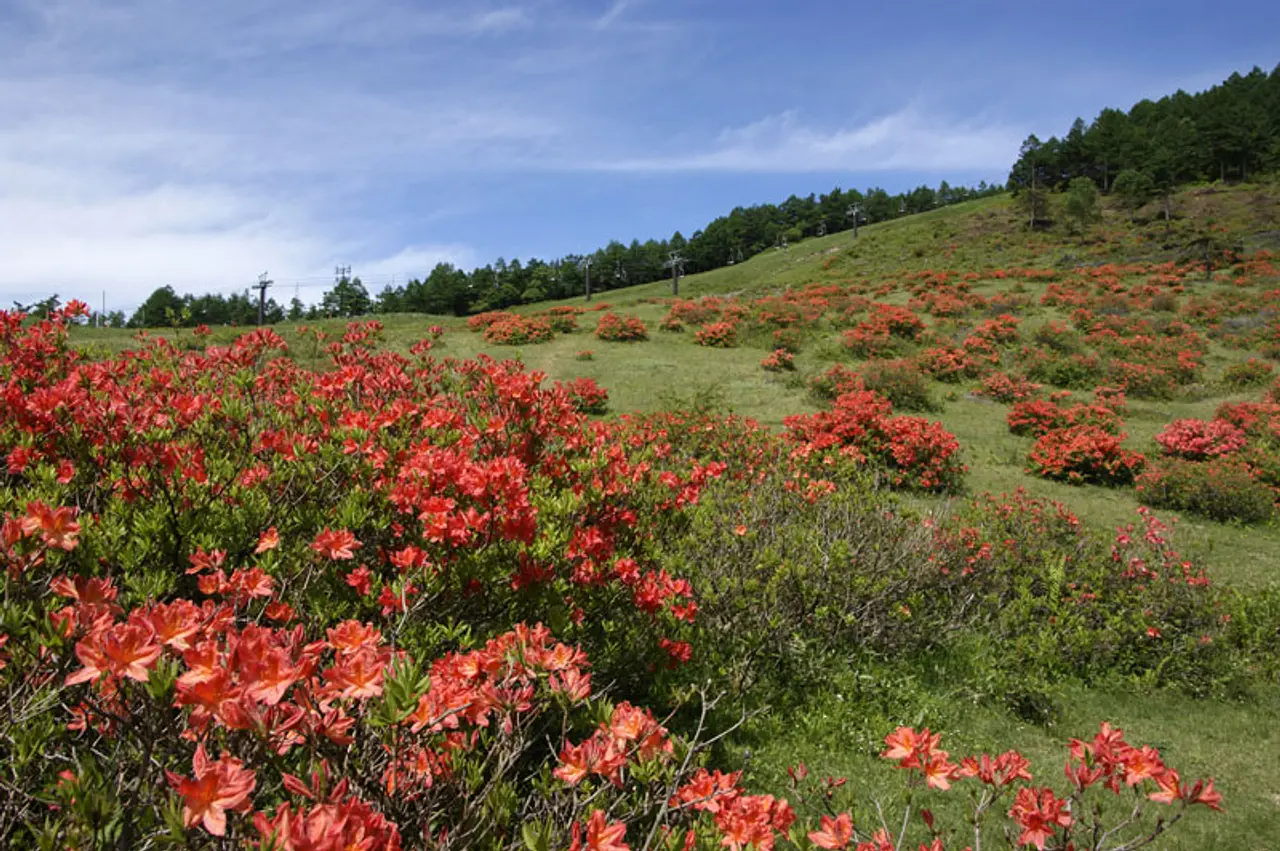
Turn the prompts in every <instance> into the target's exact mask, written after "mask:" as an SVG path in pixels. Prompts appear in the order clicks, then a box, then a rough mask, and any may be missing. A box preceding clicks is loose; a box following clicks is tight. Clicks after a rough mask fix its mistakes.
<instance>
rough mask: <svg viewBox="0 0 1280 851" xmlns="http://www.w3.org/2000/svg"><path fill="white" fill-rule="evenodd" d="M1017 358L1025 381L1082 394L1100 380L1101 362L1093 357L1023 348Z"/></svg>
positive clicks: (1052, 350)
mask: <svg viewBox="0 0 1280 851" xmlns="http://www.w3.org/2000/svg"><path fill="white" fill-rule="evenodd" d="M1019 357H1020V360H1021V361H1022V365H1023V369H1024V370H1025V371H1026V373H1027V377H1028V378H1030V379H1032V380H1033V381H1039V382H1041V383H1043V384H1051V385H1053V386H1054V387H1064V388H1069V389H1072V390H1086V389H1088V388H1091V387H1094V386H1096V385H1097V383H1098V379H1099V378H1101V377H1102V361H1101V360H1099V359H1098V357H1097V356H1096V355H1087V354H1078V353H1076V354H1063V353H1060V352H1058V351H1056V350H1054V349H1051V348H1050V349H1027V348H1024V349H1023V350H1022V353H1021V355H1020V356H1019Z"/></svg>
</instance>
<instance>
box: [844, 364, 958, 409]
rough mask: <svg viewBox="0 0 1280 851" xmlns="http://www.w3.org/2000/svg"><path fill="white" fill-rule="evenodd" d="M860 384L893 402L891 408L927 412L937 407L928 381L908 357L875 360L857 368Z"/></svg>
mask: <svg viewBox="0 0 1280 851" xmlns="http://www.w3.org/2000/svg"><path fill="white" fill-rule="evenodd" d="M861 376H862V385H863V386H864V387H865V388H866V389H868V390H871V391H873V392H875V393H879V394H880V395H881V396H883V397H885V398H886V399H888V400H889V401H890V402H892V403H893V407H894V409H895V410H900V411H917V412H928V411H936V410H938V408H939V407H940V405H938V403H937V402H936V401H935V400H934V398H933V394H932V393H930V392H929V382H928V381H927V380H926V379H925V377H924V375H922V374H921V372H920V370H919V369H917V368H916V366H915V364H913V363H911V362H910V361H877V362H874V363H870V364H867V366H866V367H864V368H863V370H862V372H861Z"/></svg>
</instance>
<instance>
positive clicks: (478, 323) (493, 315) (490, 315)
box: [467, 310, 516, 333]
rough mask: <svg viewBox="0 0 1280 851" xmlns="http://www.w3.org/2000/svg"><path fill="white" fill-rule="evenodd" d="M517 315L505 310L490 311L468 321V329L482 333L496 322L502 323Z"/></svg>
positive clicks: (478, 314)
mask: <svg viewBox="0 0 1280 851" xmlns="http://www.w3.org/2000/svg"><path fill="white" fill-rule="evenodd" d="M514 318H516V314H514V313H508V312H507V311H505V310H489V311H486V312H484V313H477V314H476V315H475V316H472V317H470V318H468V319H467V328H469V329H471V330H472V331H474V332H477V333H478V332H480V331H483V330H484V329H486V328H488V327H489V326H490V325H492V324H493V323H495V322H501V321H502V320H504V319H514Z"/></svg>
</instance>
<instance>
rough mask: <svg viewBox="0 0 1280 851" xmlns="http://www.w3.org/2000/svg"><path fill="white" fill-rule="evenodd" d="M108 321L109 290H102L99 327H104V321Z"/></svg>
mask: <svg viewBox="0 0 1280 851" xmlns="http://www.w3.org/2000/svg"><path fill="white" fill-rule="evenodd" d="M106 321H107V291H106V290H103V291H102V310H100V311H98V327H99V328H101V327H102V323H104V322H106Z"/></svg>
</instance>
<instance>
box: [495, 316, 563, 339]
mask: <svg viewBox="0 0 1280 851" xmlns="http://www.w3.org/2000/svg"><path fill="white" fill-rule="evenodd" d="M554 336H555V334H554V333H553V332H552V331H551V323H550V321H548V320H547V319H545V318H542V317H537V316H532V317H523V316H508V317H506V318H504V319H499V320H497V321H496V322H492V323H490V324H489V326H488V327H486V328H485V329H484V338H485V340H486V341H487V342H490V343H496V344H498V345H501V346H524V345H531V344H534V343H546V342H550V341H551V339H552V338H553V337H554Z"/></svg>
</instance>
